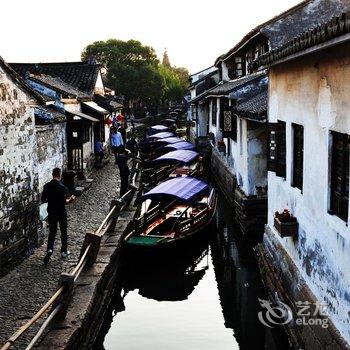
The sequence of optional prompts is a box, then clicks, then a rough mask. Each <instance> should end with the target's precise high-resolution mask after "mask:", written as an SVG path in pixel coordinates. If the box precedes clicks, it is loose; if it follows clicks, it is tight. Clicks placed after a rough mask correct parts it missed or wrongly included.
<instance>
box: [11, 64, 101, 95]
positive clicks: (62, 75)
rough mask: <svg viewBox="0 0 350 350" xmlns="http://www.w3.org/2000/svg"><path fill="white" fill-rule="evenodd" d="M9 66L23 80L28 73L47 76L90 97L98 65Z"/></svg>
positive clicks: (98, 69) (98, 68)
mask: <svg viewBox="0 0 350 350" xmlns="http://www.w3.org/2000/svg"><path fill="white" fill-rule="evenodd" d="M10 66H11V67H12V68H13V69H14V70H15V71H16V72H17V73H18V74H19V75H21V76H22V78H25V77H26V76H27V75H28V73H30V74H34V75H40V74H44V75H49V76H51V77H53V78H59V79H61V80H62V81H63V82H64V83H66V84H68V85H70V86H72V87H73V88H75V89H77V90H79V91H80V92H82V93H84V94H87V95H90V96H91V95H92V94H93V92H94V87H95V85H96V80H97V77H98V73H99V71H100V65H99V64H97V63H95V62H90V61H83V62H62V63H10Z"/></svg>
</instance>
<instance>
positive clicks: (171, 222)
mask: <svg viewBox="0 0 350 350" xmlns="http://www.w3.org/2000/svg"><path fill="white" fill-rule="evenodd" d="M139 202H140V203H142V207H143V210H142V212H141V215H140V217H139V218H137V219H135V221H134V229H133V230H132V231H131V232H130V233H129V234H128V235H127V236H126V237H125V238H124V242H125V244H127V246H128V247H129V248H132V249H141V250H147V251H149V250H152V251H154V250H156V251H162V250H164V249H175V248H176V249H177V248H179V247H181V246H183V244H188V242H190V241H191V240H193V239H194V238H195V237H197V236H198V234H200V232H202V231H203V230H204V228H206V227H207V226H208V225H209V224H210V223H211V221H212V218H213V216H214V214H215V210H216V205H217V194H216V191H215V189H214V188H212V189H210V188H209V186H208V184H206V183H205V182H203V181H201V180H198V179H196V178H193V177H189V176H188V177H180V178H173V179H170V180H168V181H165V182H163V183H161V184H159V185H158V186H156V187H155V188H153V189H152V190H151V191H149V192H147V193H145V194H144V195H143V196H141V197H140V198H139Z"/></svg>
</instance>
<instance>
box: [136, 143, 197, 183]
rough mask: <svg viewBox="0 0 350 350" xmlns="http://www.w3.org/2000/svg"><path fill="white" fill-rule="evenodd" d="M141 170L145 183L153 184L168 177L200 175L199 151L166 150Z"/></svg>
mask: <svg viewBox="0 0 350 350" xmlns="http://www.w3.org/2000/svg"><path fill="white" fill-rule="evenodd" d="M150 165H151V166H152V167H151V168H149V169H145V170H144V171H143V179H144V181H145V183H148V184H151V185H155V184H157V183H158V182H159V181H163V180H165V179H166V178H168V177H178V176H194V175H197V174H198V175H200V172H201V168H202V163H201V158H200V156H199V153H197V152H196V151H193V150H182V149H180V150H175V151H171V152H167V153H165V154H163V155H161V156H159V157H158V158H156V159H154V160H153V161H152V162H150Z"/></svg>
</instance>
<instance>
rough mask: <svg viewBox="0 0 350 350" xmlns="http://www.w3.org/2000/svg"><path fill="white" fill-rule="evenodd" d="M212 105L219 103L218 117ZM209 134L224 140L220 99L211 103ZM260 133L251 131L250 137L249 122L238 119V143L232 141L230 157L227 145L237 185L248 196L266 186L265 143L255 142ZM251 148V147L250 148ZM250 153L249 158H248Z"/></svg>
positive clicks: (225, 140) (216, 139)
mask: <svg viewBox="0 0 350 350" xmlns="http://www.w3.org/2000/svg"><path fill="white" fill-rule="evenodd" d="M212 103H217V115H216V116H213V115H212ZM208 114H209V132H212V133H213V134H214V135H215V141H216V143H217V141H218V140H221V139H222V131H221V129H220V126H219V116H220V100H219V98H216V99H211V100H210V102H209V113H208ZM212 118H216V126H214V125H212ZM258 136H259V132H255V131H251V132H250V134H249V135H248V121H247V120H246V119H242V118H237V141H233V140H232V139H231V142H230V148H231V152H230V156H228V153H229V152H228V141H227V139H226V138H225V139H224V142H225V144H226V150H227V155H226V161H227V163H228V165H229V166H230V168H231V169H232V173H233V174H234V175H235V176H236V178H237V183H238V185H239V186H240V187H241V189H242V190H243V192H244V193H245V194H246V195H248V196H249V195H255V194H256V186H266V183H267V176H266V165H265V167H264V164H266V163H264V161H263V160H261V159H260V158H264V157H263V155H262V154H261V153H260V152H261V151H262V149H263V145H262V143H263V141H262V140H261V142H260V141H259V140H255V137H258ZM248 146H249V147H248ZM248 151H249V156H248Z"/></svg>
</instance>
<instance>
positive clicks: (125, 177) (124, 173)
mask: <svg viewBox="0 0 350 350" xmlns="http://www.w3.org/2000/svg"><path fill="white" fill-rule="evenodd" d="M129 158H130V153H129V152H128V151H126V150H125V149H124V148H123V150H122V151H121V152H120V153H119V154H118V157H117V165H118V168H119V174H120V197H122V196H123V195H124V194H125V193H126V192H127V190H128V184H129V175H130V169H129V165H128V159H129Z"/></svg>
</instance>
